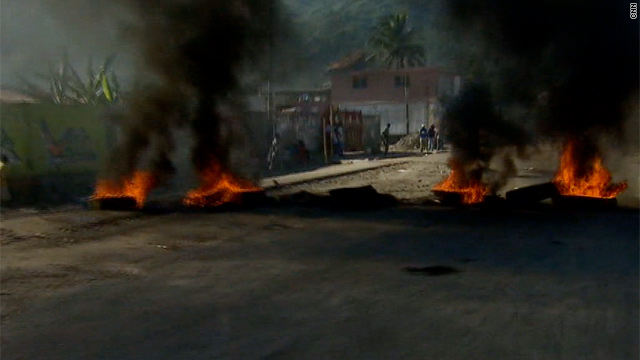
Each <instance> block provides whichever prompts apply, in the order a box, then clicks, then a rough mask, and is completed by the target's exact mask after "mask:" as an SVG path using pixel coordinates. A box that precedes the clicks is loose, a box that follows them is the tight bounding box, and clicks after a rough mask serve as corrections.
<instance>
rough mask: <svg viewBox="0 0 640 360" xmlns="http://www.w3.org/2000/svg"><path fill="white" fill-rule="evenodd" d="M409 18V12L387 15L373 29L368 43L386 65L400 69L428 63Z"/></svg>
mask: <svg viewBox="0 0 640 360" xmlns="http://www.w3.org/2000/svg"><path fill="white" fill-rule="evenodd" d="M408 20H409V15H407V14H395V15H391V16H385V17H383V18H382V19H381V20H380V22H379V23H378V25H377V26H376V27H375V28H374V29H373V34H372V35H371V37H370V38H369V42H368V44H369V46H370V47H371V48H372V50H373V51H374V53H375V54H376V55H377V58H378V60H379V61H380V62H382V63H383V64H384V65H385V66H386V67H393V68H396V69H399V68H406V67H414V66H422V65H424V64H425V63H426V59H425V52H424V47H423V45H422V44H420V43H419V42H418V40H417V38H416V32H415V31H414V30H413V29H411V28H409V25H408Z"/></svg>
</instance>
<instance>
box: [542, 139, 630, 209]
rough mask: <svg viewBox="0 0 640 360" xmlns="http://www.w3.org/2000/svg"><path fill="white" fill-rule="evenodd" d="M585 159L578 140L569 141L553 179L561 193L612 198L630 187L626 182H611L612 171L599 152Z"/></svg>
mask: <svg viewBox="0 0 640 360" xmlns="http://www.w3.org/2000/svg"><path fill="white" fill-rule="evenodd" d="M583 159H584V157H581V156H580V151H579V144H578V142H577V141H576V140H571V141H569V142H568V143H567V144H566V145H565V147H564V151H563V153H562V157H561V159H560V168H559V169H558V172H557V174H556V177H555V179H553V183H554V184H555V185H556V187H557V188H558V191H559V192H560V194H561V195H565V196H566V195H570V196H586V197H594V198H604V199H612V198H615V197H616V196H617V195H618V194H620V193H621V192H623V191H624V190H625V189H626V188H627V187H628V184H627V183H626V182H621V183H618V184H613V183H611V173H610V172H609V170H607V169H606V168H605V167H604V165H603V163H602V158H601V157H600V156H599V155H598V154H593V155H592V156H590V157H589V159H587V160H583Z"/></svg>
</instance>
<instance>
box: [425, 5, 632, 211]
mask: <svg viewBox="0 0 640 360" xmlns="http://www.w3.org/2000/svg"><path fill="white" fill-rule="evenodd" d="M447 4H448V11H449V15H451V19H453V20H454V25H455V28H456V29H459V30H462V33H461V35H462V36H465V37H466V39H467V40H470V41H474V42H475V43H476V44H477V46H475V47H473V49H475V50H471V51H472V52H473V51H476V50H478V49H480V50H479V51H478V52H477V53H475V54H466V55H467V56H462V57H461V58H474V61H475V63H474V65H473V66H471V67H469V68H468V70H469V72H470V73H472V76H473V81H475V82H476V83H483V84H484V85H482V86H478V85H477V84H471V86H470V87H468V88H467V90H465V91H463V92H462V93H461V95H460V96H459V97H458V99H456V100H455V101H454V103H453V104H452V105H451V107H450V109H449V111H448V113H447V114H446V120H447V121H448V122H449V123H451V129H450V131H449V132H450V133H449V137H450V138H451V140H452V146H453V153H452V160H453V161H454V162H455V163H457V168H454V171H453V172H452V175H451V177H450V179H447V181H445V183H446V184H447V185H451V184H454V185H456V186H454V187H453V188H454V189H456V191H459V192H463V191H464V189H465V187H464V185H463V186H460V185H459V183H462V184H465V181H467V182H468V180H466V179H474V181H475V183H474V184H475V185H478V184H484V185H485V186H487V187H488V188H489V189H491V190H495V189H497V188H499V187H500V186H502V185H504V182H503V181H502V182H501V181H499V180H504V179H506V178H507V177H508V176H512V175H515V172H514V171H513V169H514V167H513V166H511V165H512V164H513V163H512V162H511V161H510V159H506V158H505V159H506V162H505V166H504V171H502V172H501V173H502V175H504V176H498V177H496V178H494V179H493V180H491V179H489V178H488V177H487V176H486V174H487V170H488V167H487V166H486V164H488V163H489V160H490V159H491V158H492V157H493V156H494V155H495V154H496V151H497V149H501V148H503V147H504V146H508V145H510V144H511V145H516V146H521V145H526V143H527V138H526V137H519V136H516V137H513V136H510V135H508V133H509V132H510V131H509V130H508V129H506V128H504V125H505V122H504V121H502V119H501V116H498V115H496V110H495V108H496V106H494V105H493V102H492V101H491V98H490V97H489V94H490V93H491V94H497V98H498V102H499V103H500V104H501V106H503V105H504V106H506V107H508V106H514V107H517V108H520V109H527V111H526V113H527V115H526V116H524V115H523V116H519V117H516V118H514V120H519V123H520V127H521V128H527V127H529V124H530V123H531V124H533V123H534V122H533V121H531V120H533V119H535V120H536V121H535V127H536V128H537V130H538V134H537V135H538V136H539V137H542V138H545V140H547V139H553V140H554V141H555V142H559V143H564V144H566V145H565V150H564V153H563V155H562V159H561V164H560V167H559V171H558V173H557V176H556V178H555V179H553V184H554V187H555V188H556V189H555V191H558V192H559V195H556V196H554V199H558V198H561V197H563V196H564V197H567V196H577V197H593V198H605V199H613V198H615V196H616V195H617V194H619V193H620V192H622V191H624V189H626V187H627V185H626V183H620V184H612V183H611V174H610V173H609V172H608V170H607V169H606V168H605V167H604V165H603V161H602V158H601V156H600V154H602V149H600V148H599V147H598V145H597V144H598V141H600V140H603V139H604V138H606V137H608V136H614V137H616V138H618V139H624V140H633V141H635V143H636V144H637V141H638V138H637V132H636V133H635V134H633V135H630V136H632V137H633V138H631V139H630V138H629V135H627V136H625V131H624V126H625V118H626V117H628V116H629V114H628V111H629V108H630V107H629V106H627V105H628V103H629V101H630V100H631V99H632V98H633V97H634V96H636V97H637V92H638V79H639V76H638V65H637V64H638V60H639V59H638V43H639V41H638V35H639V33H638V31H637V27H636V26H635V25H634V23H633V22H632V21H620V14H623V13H625V11H627V10H628V9H625V8H624V6H626V5H625V4H622V3H621V4H617V5H615V4H612V3H610V2H607V1H601V0H589V1H587V2H585V3H581V7H580V9H579V11H578V12H577V13H576V9H575V3H574V2H572V1H565V0H560V1H552V2H543V3H537V4H535V5H528V4H527V5H525V4H520V3H518V2H513V1H510V0H496V1H491V2H488V3H487V2H486V1H481V0H453V1H448V2H447ZM541 18H544V19H545V21H543V22H541V21H540V19H541ZM629 44H633V45H629ZM468 55H471V56H468ZM474 55H475V56H474ZM605 69H606V70H605ZM636 121H637V119H636ZM514 124H515V122H512V123H510V125H511V126H512V129H514V128H515V126H514ZM505 130H506V131H505ZM519 132H520V133H521V132H522V131H515V132H514V134H517V133H519ZM627 133H628V132H627ZM505 135H506V136H505ZM585 139H589V141H586V140H585ZM505 140H506V141H505ZM456 151H457V153H456ZM460 169H462V170H463V171H464V174H463V175H464V176H462V175H461V174H460ZM470 171H476V172H477V171H479V172H480V173H481V175H479V176H478V175H475V176H471V173H470ZM456 177H458V178H461V179H462V180H459V181H457V182H456V180H455V178H456ZM496 180H498V181H496ZM445 183H443V184H445ZM443 184H440V185H438V186H437V187H436V188H434V190H436V191H440V190H441V187H442V186H441V185H443ZM553 195H554V189H553V188H552V187H551V186H550V185H548V184H546V185H545V184H542V185H541V186H540V187H538V188H534V189H527V190H520V191H518V192H516V193H511V195H510V197H511V199H512V202H513V201H515V202H516V203H522V202H524V203H528V202H535V201H536V199H540V198H541V197H545V198H546V197H547V196H553ZM514 199H517V200H514Z"/></svg>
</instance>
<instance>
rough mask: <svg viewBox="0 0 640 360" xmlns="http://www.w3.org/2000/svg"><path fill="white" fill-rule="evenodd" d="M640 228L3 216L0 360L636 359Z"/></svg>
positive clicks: (403, 211) (444, 214)
mask: <svg viewBox="0 0 640 360" xmlns="http://www.w3.org/2000/svg"><path fill="white" fill-rule="evenodd" d="M445 159H446V158H442V159H439V158H435V157H432V158H431V159H428V158H425V159H424V160H422V162H420V161H418V162H416V163H413V165H407V164H403V165H398V166H399V168H395V167H394V166H395V165H394V166H389V167H385V168H384V170H382V169H376V170H371V171H369V172H363V173H358V174H354V175H349V176H345V177H343V178H334V179H330V180H323V181H322V182H318V183H317V184H316V185H315V186H316V188H317V189H318V191H319V192H323V191H325V190H326V188H328V186H326V184H327V181H336V182H337V184H355V183H357V181H361V179H367V178H368V179H369V180H368V181H369V182H370V183H372V184H374V186H376V184H377V185H379V186H378V187H377V188H384V187H380V186H382V185H380V184H383V183H386V182H387V181H394V180H393V178H392V179H391V180H387V179H388V178H389V176H390V175H391V174H395V175H394V176H398V177H407V176H409V175H408V174H409V173H412V172H413V171H414V170H415V169H419V168H420V166H424V169H423V171H420V172H419V173H420V174H421V175H420V177H421V178H422V177H423V175H424V174H425V173H428V172H431V171H433V173H434V176H435V174H436V173H435V170H433V166H432V165H433V163H432V162H440V161H442V162H443V163H444V161H445ZM410 166H413V167H410ZM399 170H412V171H403V172H400V171H399ZM416 172H418V171H416ZM376 174H378V175H376ZM356 176H357V178H355V177H356ZM440 176H442V175H440ZM357 179H360V180H357ZM405 180H406V183H407V184H409V183H410V181H409V178H406V179H405ZM414 180H415V179H414ZM395 181H396V185H398V186H396V189H398V190H397V192H398V194H401V193H404V194H405V195H406V194H408V192H407V191H404V190H402V184H401V183H398V180H397V179H396V180H395ZM429 181H430V180H429ZM414 182H415V183H418V182H417V180H415V181H414ZM301 186H302V185H301ZM385 186H386V185H385ZM416 186H417V185H416ZM416 189H421V188H418V187H416V188H415V189H414V188H412V190H411V191H413V194H414V195H416V196H418V197H420V196H419V194H417V193H415V191H418V190H416ZM289 190H291V191H293V190H296V188H294V187H292V188H290V189H289ZM279 191H285V189H280V190H279ZM420 191H422V190H420ZM427 191H428V189H425V190H424V192H425V194H426V193H427ZM399 197H402V196H399ZM638 219H639V213H638V210H637V209H619V210H613V211H600V212H593V211H591V212H586V211H579V210H575V211H566V210H558V209H554V208H553V207H551V206H541V207H538V208H535V209H529V210H513V209H501V208H465V209H450V208H444V207H438V206H435V205H429V206H426V205H403V206H398V207H394V208H388V209H370V210H368V211H358V212H355V211H339V210H326V209H317V208H300V207H264V208H257V209H252V210H246V211H236V212H212V213H180V212H175V213H169V214H164V215H145V214H139V213H126V212H120V213H117V212H98V211H76V212H67V213H61V214H49V215H34V216H30V217H22V218H16V219H8V220H5V221H3V224H2V231H3V234H2V235H3V236H2V252H1V254H0V256H1V260H2V264H1V266H2V274H1V275H2V290H1V293H0V294H1V299H2V333H1V336H2V347H1V349H0V351H1V355H2V358H3V359H234V360H236V359H421V360H422V359H581V360H584V359H607V360H608V359H630V360H631V359H637V358H638V355H639V354H638V338H639V336H640V333H639V321H638V301H639V298H638V284H639V278H638V265H639V263H638V254H639V245H638V239H639V236H640V234H639V228H638Z"/></svg>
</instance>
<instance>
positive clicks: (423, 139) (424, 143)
mask: <svg viewBox="0 0 640 360" xmlns="http://www.w3.org/2000/svg"><path fill="white" fill-rule="evenodd" d="M426 149H427V128H426V126H425V125H424V124H422V127H421V128H420V152H421V153H422V152H424V151H425V150H426Z"/></svg>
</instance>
